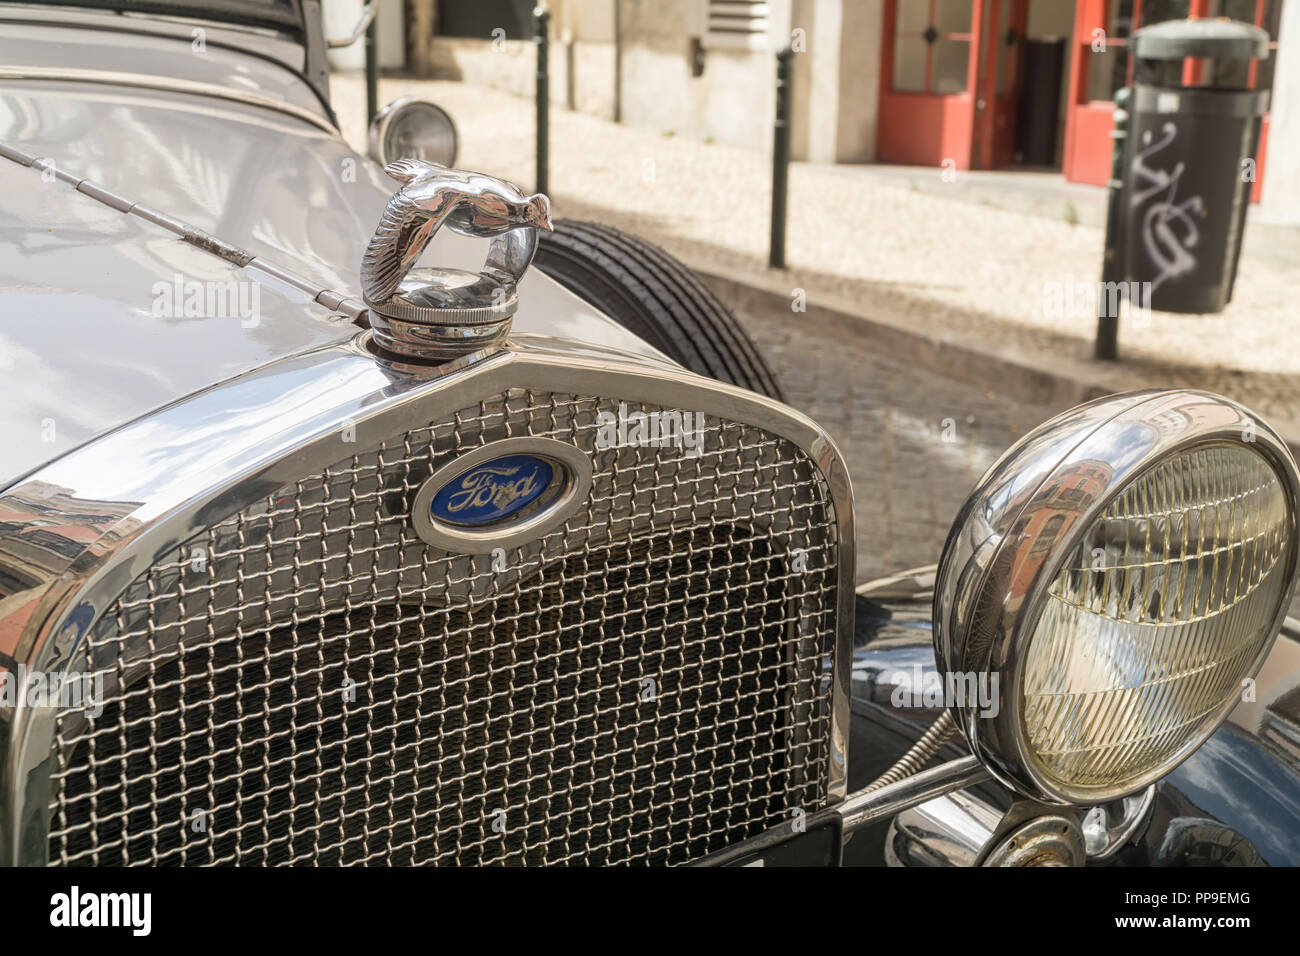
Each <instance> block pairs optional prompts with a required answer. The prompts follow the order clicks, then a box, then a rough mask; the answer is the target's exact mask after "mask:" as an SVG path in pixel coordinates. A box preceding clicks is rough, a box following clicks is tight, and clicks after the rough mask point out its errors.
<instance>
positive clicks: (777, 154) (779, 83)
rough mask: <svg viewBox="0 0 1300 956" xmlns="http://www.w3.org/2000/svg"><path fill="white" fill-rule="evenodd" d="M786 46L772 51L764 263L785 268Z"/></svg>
mask: <svg viewBox="0 0 1300 956" xmlns="http://www.w3.org/2000/svg"><path fill="white" fill-rule="evenodd" d="M793 59H794V51H793V50H791V49H790V48H789V47H786V48H785V49H784V50H780V51H778V52H777V54H776V122H775V124H774V129H773V138H772V235H771V243H770V249H769V252H768V257H767V263H768V265H770V266H771V267H772V268H773V269H784V268H785V222H786V206H787V204H788V201H789V184H790V64H791V61H792V60H793Z"/></svg>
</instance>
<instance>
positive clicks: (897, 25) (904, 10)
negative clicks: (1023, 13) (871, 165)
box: [876, 0, 990, 169]
mask: <svg viewBox="0 0 1300 956" xmlns="http://www.w3.org/2000/svg"><path fill="white" fill-rule="evenodd" d="M989 2H990V0H886V3H885V30H884V36H885V42H884V44H883V45H882V46H883V54H884V55H883V56H882V57H881V72H882V75H881V83H880V90H881V92H880V117H879V125H878V126H877V129H878V130H879V132H878V134H877V141H876V154H877V157H878V158H879V159H880V161H881V162H886V163H904V164H907V165H923V166H942V165H945V164H946V165H948V166H950V167H952V168H955V169H969V168H970V167H971V155H972V149H971V146H972V137H973V133H974V123H975V97H974V96H972V95H971V91H972V90H973V89H975V88H976V85H977V82H978V67H979V61H980V56H979V50H978V47H979V44H978V43H977V42H976V41H975V38H976V37H978V36H979V24H980V22H981V20H982V19H983V11H984V8H985V7H986V6H987V5H988V3H989Z"/></svg>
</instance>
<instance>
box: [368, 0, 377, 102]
mask: <svg viewBox="0 0 1300 956" xmlns="http://www.w3.org/2000/svg"><path fill="white" fill-rule="evenodd" d="M376 2H377V0H376ZM378 112H379V18H378V17H375V18H374V19H373V20H371V21H370V26H368V27H366V123H367V125H368V124H370V123H373V122H374V121H375V114H376V113H378Z"/></svg>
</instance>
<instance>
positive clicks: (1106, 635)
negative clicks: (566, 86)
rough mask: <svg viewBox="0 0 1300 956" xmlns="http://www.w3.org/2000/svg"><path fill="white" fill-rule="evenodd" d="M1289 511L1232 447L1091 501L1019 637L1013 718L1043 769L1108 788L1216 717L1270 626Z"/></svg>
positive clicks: (1065, 781)
mask: <svg viewBox="0 0 1300 956" xmlns="http://www.w3.org/2000/svg"><path fill="white" fill-rule="evenodd" d="M1289 512H1290V509H1289V506H1288V504H1287V500H1286V493H1285V491H1284V487H1283V484H1282V481H1281V480H1280V479H1279V476H1278V474H1277V472H1276V471H1275V470H1274V469H1273V467H1272V466H1271V465H1270V464H1269V463H1268V462H1267V461H1266V460H1265V459H1264V458H1263V457H1261V456H1260V455H1259V454H1258V453H1256V452H1254V451H1252V450H1251V448H1250V446H1249V445H1246V444H1238V445H1237V446H1235V447H1234V446H1229V445H1215V446H1210V447H1203V448H1196V449H1193V450H1190V451H1185V452H1182V453H1180V454H1177V455H1175V456H1174V457H1172V458H1169V459H1166V460H1165V461H1163V462H1161V463H1160V464H1158V465H1157V466H1155V467H1154V468H1151V469H1149V470H1148V471H1147V472H1146V473H1145V474H1143V475H1141V476H1139V477H1138V478H1137V479H1135V480H1134V481H1133V483H1132V484H1130V485H1129V486H1128V487H1127V488H1125V490H1124V491H1123V493H1122V494H1120V495H1119V496H1118V497H1117V498H1116V499H1115V500H1114V501H1113V502H1112V503H1111V504H1110V505H1109V506H1108V507H1106V508H1105V510H1104V511H1103V512H1102V514H1101V516H1100V517H1099V518H1097V519H1096V520H1095V521H1094V522H1093V523H1092V525H1091V526H1090V527H1089V528H1088V529H1087V530H1086V531H1085V532H1084V534H1083V537H1082V539H1081V541H1080V542H1079V544H1078V546H1077V547H1076V548H1075V549H1074V550H1073V551H1072V552H1071V553H1070V554H1069V555H1068V556H1067V557H1066V559H1065V561H1064V563H1063V564H1062V565H1061V569H1060V571H1059V572H1058V573H1057V574H1056V575H1055V577H1054V578H1053V579H1052V582H1051V584H1050V585H1049V586H1048V588H1047V593H1046V600H1045V602H1044V605H1043V608H1042V612H1041V613H1040V615H1039V617H1038V620H1037V623H1036V624H1035V626H1034V627H1033V629H1032V632H1031V636H1030V637H1029V641H1028V644H1027V645H1026V650H1025V655H1026V657H1025V665H1024V670H1023V679H1022V687H1021V695H1022V705H1021V719H1022V721H1023V723H1024V730H1025V735H1026V738H1027V741H1028V744H1029V748H1030V751H1031V753H1032V755H1033V758H1034V759H1035V761H1036V762H1037V764H1038V769H1039V770H1040V771H1041V773H1042V774H1043V775H1044V776H1045V777H1046V778H1047V779H1048V780H1049V781H1051V782H1052V783H1054V784H1055V785H1056V786H1058V787H1060V788H1061V789H1064V790H1079V789H1085V788H1094V787H1095V788H1100V789H1110V788H1113V787H1114V786H1116V785H1117V784H1124V783H1126V782H1128V781H1131V780H1133V779H1134V778H1137V777H1141V775H1142V774H1143V772H1144V771H1145V770H1146V769H1147V768H1150V767H1152V766H1162V765H1164V764H1165V762H1166V761H1167V760H1168V759H1169V758H1170V757H1172V756H1174V755H1175V754H1177V753H1178V752H1179V751H1181V750H1182V749H1183V748H1184V747H1185V746H1186V745H1187V744H1188V743H1189V742H1190V741H1194V740H1197V739H1198V738H1200V737H1201V736H1202V735H1203V734H1205V733H1206V728H1207V726H1209V725H1212V724H1214V723H1216V722H1217V719H1218V717H1219V715H1220V713H1221V712H1222V711H1223V708H1224V706H1225V704H1227V702H1228V701H1229V700H1230V699H1231V698H1232V697H1233V696H1235V695H1237V694H1239V693H1240V691H1241V684H1242V679H1243V678H1245V677H1249V676H1250V674H1251V673H1252V668H1253V665H1254V663H1255V661H1256V660H1257V659H1258V658H1259V655H1260V653H1261V652H1262V650H1263V648H1264V645H1265V643H1266V642H1267V641H1268V640H1269V639H1270V638H1271V637H1272V636H1273V635H1272V631H1271V626H1272V624H1273V618H1274V615H1275V613H1276V611H1277V608H1278V605H1279V603H1280V601H1281V600H1282V596H1283V593H1284V591H1285V589H1286V586H1287V583H1288V582H1287V563H1288V562H1287V549H1288V548H1289V546H1290V540H1289V538H1290V527H1291V518H1290V513H1289Z"/></svg>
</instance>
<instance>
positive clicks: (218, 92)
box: [0, 66, 338, 136]
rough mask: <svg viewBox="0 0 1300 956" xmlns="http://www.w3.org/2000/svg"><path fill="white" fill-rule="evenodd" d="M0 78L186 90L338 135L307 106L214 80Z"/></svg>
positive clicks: (4, 73)
mask: <svg viewBox="0 0 1300 956" xmlns="http://www.w3.org/2000/svg"><path fill="white" fill-rule="evenodd" d="M0 80H43V81H55V82H66V83H94V84H99V85H103V86H127V87H134V88H136V89H144V90H163V91H165V92H168V93H186V94H189V95H192V96H209V97H212V98H213V99H219V100H229V101H230V102H233V103H243V104H245V105H247V106H257V107H261V108H262V109H268V110H274V111H275V112H277V113H283V114H285V115H286V116H292V117H294V118H296V119H300V120H302V121H303V122H306V123H310V124H311V125H313V126H315V127H317V128H318V129H322V130H324V131H325V132H327V133H332V134H333V135H335V136H337V135H338V129H337V128H336V127H335V126H334V125H333V124H332V123H330V121H329V120H328V119H326V118H325V117H323V116H318V115H316V114H315V113H313V112H312V111H311V110H309V109H304V108H303V107H301V106H295V105H293V104H292V103H286V102H285V101H284V100H277V99H275V98H274V97H270V96H263V95H262V94H260V93H250V92H247V91H244V90H232V89H228V88H227V87H224V86H218V85H217V84H215V83H197V82H195V81H193V80H181V79H177V78H176V77H171V76H145V75H142V74H139V73H120V72H115V71H112V70H79V69H76V68H75V67H48V66H0Z"/></svg>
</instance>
